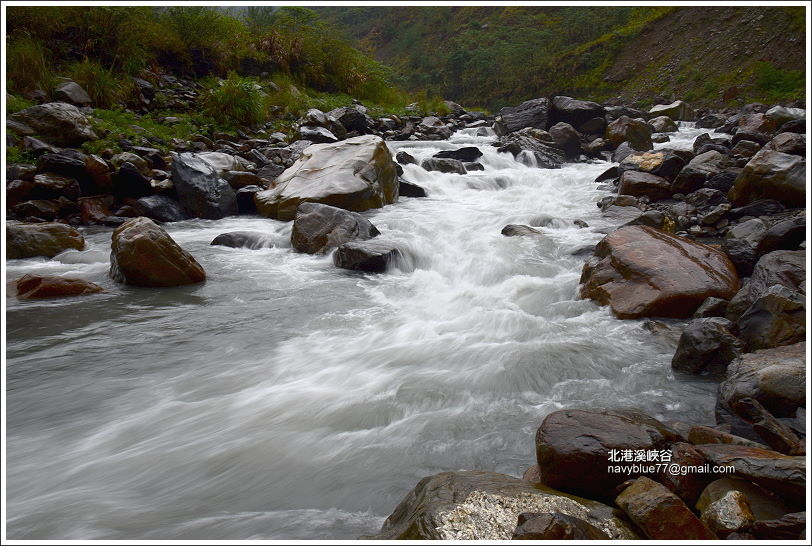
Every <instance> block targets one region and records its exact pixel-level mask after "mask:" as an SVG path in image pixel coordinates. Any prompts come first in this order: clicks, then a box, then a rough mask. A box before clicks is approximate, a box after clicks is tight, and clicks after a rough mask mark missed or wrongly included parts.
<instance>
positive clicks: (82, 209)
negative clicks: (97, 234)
mask: <svg viewBox="0 0 812 546" xmlns="http://www.w3.org/2000/svg"><path fill="white" fill-rule="evenodd" d="M112 201H113V199H112V196H109V197H103V196H99V195H96V196H93V197H80V198H79V199H78V200H77V201H76V205H77V206H78V207H79V214H80V215H81V217H82V223H83V224H85V225H98V224H103V223H104V219H105V218H106V217H107V216H110V209H109V208H108V207H109V205H110V204H112Z"/></svg>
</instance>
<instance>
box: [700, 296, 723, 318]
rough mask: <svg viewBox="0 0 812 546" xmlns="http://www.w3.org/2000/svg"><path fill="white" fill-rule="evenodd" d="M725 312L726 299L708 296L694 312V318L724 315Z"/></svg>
mask: <svg viewBox="0 0 812 546" xmlns="http://www.w3.org/2000/svg"><path fill="white" fill-rule="evenodd" d="M726 312H727V300H723V299H722V298H708V299H706V300H705V301H703V302H702V305H700V306H699V308H698V309H697V310H696V312H695V313H694V318H709V317H724V316H725V313H726Z"/></svg>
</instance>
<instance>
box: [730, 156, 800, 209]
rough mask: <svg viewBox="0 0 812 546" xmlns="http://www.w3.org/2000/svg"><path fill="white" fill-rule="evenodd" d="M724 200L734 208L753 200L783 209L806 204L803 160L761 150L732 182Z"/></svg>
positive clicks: (798, 157)
mask: <svg viewBox="0 0 812 546" xmlns="http://www.w3.org/2000/svg"><path fill="white" fill-rule="evenodd" d="M728 198H729V199H730V200H731V201H732V202H733V203H734V204H735V205H737V206H741V205H745V204H747V203H750V202H752V201H755V200H757V199H776V200H778V201H780V202H781V203H782V204H783V205H785V206H787V207H804V206H805V203H806V161H805V160H804V158H802V157H800V156H797V155H793V154H785V153H782V152H776V151H774V150H769V149H766V148H762V150H761V151H760V152H758V153H757V154H756V155H754V156H753V157H752V159H750V161H749V162H748V163H747V165H745V166H744V169H742V172H741V173H740V174H739V176H738V177H737V178H736V182H735V183H734V185H733V188H731V190H730V192H729V194H728Z"/></svg>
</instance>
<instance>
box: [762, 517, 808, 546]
mask: <svg viewBox="0 0 812 546" xmlns="http://www.w3.org/2000/svg"><path fill="white" fill-rule="evenodd" d="M750 530H751V532H752V535H753V538H754V539H762V540H802V541H803V540H805V539H806V512H795V513H793V514H786V515H785V516H782V517H781V518H779V519H774V520H764V521H756V522H755V523H754V524H753V527H752V528H751V529H750Z"/></svg>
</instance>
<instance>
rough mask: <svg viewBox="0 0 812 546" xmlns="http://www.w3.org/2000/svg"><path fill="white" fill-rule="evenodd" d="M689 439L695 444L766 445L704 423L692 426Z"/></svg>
mask: <svg viewBox="0 0 812 546" xmlns="http://www.w3.org/2000/svg"><path fill="white" fill-rule="evenodd" d="M688 441H689V442H691V443H692V444H693V445H700V444H733V445H737V446H746V447H758V448H764V447H765V445H764V444H763V443H761V442H755V441H753V440H748V439H747V438H742V437H741V436H736V435H735V434H730V433H729V432H724V431H722V430H719V429H716V428H712V427H706V426H703V425H694V426H692V427H691V429H690V431H689V432H688ZM703 460H704V459H703Z"/></svg>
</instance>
